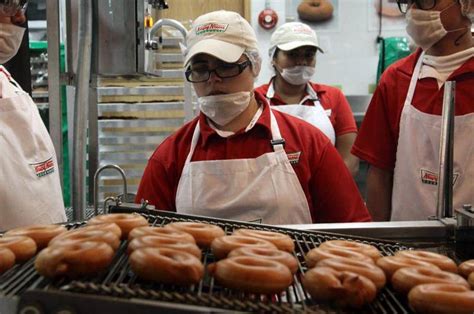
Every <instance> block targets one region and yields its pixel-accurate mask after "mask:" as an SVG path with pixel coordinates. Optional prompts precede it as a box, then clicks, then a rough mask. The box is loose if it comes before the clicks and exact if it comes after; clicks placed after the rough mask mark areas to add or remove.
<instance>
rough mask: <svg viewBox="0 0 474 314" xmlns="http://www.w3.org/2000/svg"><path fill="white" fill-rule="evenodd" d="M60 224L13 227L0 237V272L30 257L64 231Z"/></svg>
mask: <svg viewBox="0 0 474 314" xmlns="http://www.w3.org/2000/svg"><path fill="white" fill-rule="evenodd" d="M66 231H67V229H66V228H65V227H64V226H60V225H35V226H29V227H22V228H15V229H12V230H9V231H7V232H6V233H5V234H4V236H3V237H1V238H0V274H1V273H3V272H4V271H6V270H8V269H10V268H11V267H13V265H14V264H15V263H23V262H25V261H27V260H29V259H30V258H32V257H33V256H34V255H35V254H36V252H37V251H39V250H41V249H43V248H44V247H45V246H46V245H48V243H49V241H50V240H51V239H52V238H54V237H55V236H57V235H59V234H61V233H63V232H66Z"/></svg>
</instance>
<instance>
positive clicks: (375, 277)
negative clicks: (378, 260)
mask: <svg viewBox="0 0 474 314" xmlns="http://www.w3.org/2000/svg"><path fill="white" fill-rule="evenodd" d="M322 266H326V267H330V268H333V269H335V270H339V271H349V272H352V273H356V274H359V275H361V276H364V277H367V278H369V279H370V280H372V282H373V283H374V284H375V286H376V287H377V289H381V288H382V287H383V286H385V282H386V279H385V273H384V272H383V270H381V269H380V268H379V267H377V266H375V265H374V264H372V263H367V262H363V261H356V260H351V259H348V258H326V259H323V260H322V261H320V262H319V263H318V264H317V265H316V267H322Z"/></svg>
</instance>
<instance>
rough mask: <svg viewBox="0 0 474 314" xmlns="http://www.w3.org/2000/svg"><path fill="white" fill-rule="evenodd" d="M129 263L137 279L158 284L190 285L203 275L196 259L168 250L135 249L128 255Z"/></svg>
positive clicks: (189, 255) (202, 270) (202, 268)
mask: <svg viewBox="0 0 474 314" xmlns="http://www.w3.org/2000/svg"><path fill="white" fill-rule="evenodd" d="M129 263H130V266H131V268H132V270H133V272H134V273H135V274H136V275H137V276H138V277H140V278H142V279H145V280H152V281H156V282H160V283H169V284H178V285H191V284H196V283H198V282H199V281H200V280H201V279H202V277H203V275H204V266H203V265H202V263H201V261H200V260H199V259H198V258H196V257H195V256H194V255H192V254H189V253H186V252H181V251H177V250H173V249H169V248H153V247H151V248H150V247H148V248H141V249H137V250H135V251H133V252H132V254H130V257H129Z"/></svg>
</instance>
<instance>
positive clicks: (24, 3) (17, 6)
mask: <svg viewBox="0 0 474 314" xmlns="http://www.w3.org/2000/svg"><path fill="white" fill-rule="evenodd" d="M27 7H28V0H0V15H3V16H15V15H17V14H18V13H20V12H21V13H25V11H26V8H27Z"/></svg>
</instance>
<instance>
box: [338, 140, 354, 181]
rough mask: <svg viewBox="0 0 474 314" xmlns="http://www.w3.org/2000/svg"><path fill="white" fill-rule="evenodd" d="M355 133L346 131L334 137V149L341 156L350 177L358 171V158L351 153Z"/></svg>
mask: <svg viewBox="0 0 474 314" xmlns="http://www.w3.org/2000/svg"><path fill="white" fill-rule="evenodd" d="M356 136H357V133H347V134H343V135H341V136H338V137H337V138H336V149H337V151H338V152H339V154H340V155H341V156H342V159H343V160H344V163H345V164H346V166H347V168H348V169H349V172H350V173H351V175H352V177H355V176H356V175H357V172H358V171H359V158H357V157H356V156H354V155H352V154H351V149H352V145H353V144H354V141H355V139H356Z"/></svg>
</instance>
